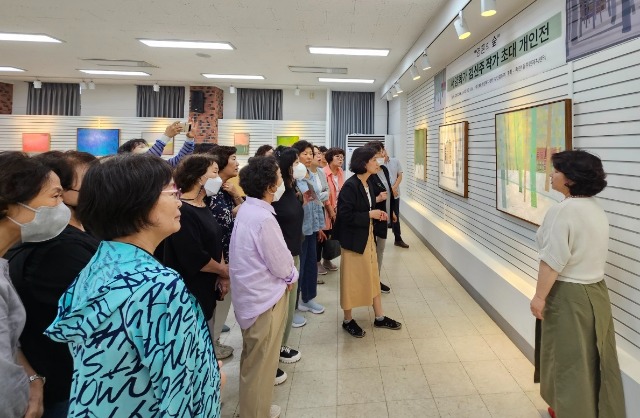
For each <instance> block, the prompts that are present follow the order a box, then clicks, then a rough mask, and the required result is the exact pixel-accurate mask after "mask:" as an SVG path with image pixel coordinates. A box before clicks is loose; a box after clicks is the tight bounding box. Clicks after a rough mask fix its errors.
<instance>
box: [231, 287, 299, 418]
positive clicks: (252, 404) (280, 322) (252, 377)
mask: <svg viewBox="0 0 640 418" xmlns="http://www.w3.org/2000/svg"><path fill="white" fill-rule="evenodd" d="M289 293H290V292H286V291H285V293H284V295H283V296H282V298H280V300H279V301H278V303H276V304H275V305H274V306H273V307H272V308H271V309H269V310H267V311H266V312H264V313H262V315H260V316H258V318H257V319H256V322H255V323H254V324H253V325H251V326H250V327H249V328H247V329H244V330H242V355H241V357H240V416H241V417H242V418H265V417H269V410H270V408H271V399H272V398H273V379H274V378H275V376H276V370H278V361H279V360H280V344H281V343H282V334H283V333H284V326H285V318H286V316H287V307H288V303H289Z"/></svg>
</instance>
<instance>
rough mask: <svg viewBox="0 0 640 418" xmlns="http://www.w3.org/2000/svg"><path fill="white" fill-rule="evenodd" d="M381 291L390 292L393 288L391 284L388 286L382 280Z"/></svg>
mask: <svg viewBox="0 0 640 418" xmlns="http://www.w3.org/2000/svg"><path fill="white" fill-rule="evenodd" d="M380 291H381V292H382V293H389V292H390V291H391V288H390V287H389V286H387V285H386V284H384V283H382V282H380Z"/></svg>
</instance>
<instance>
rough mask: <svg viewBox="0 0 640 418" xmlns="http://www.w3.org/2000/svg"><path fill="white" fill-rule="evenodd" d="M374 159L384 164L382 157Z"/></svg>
mask: <svg viewBox="0 0 640 418" xmlns="http://www.w3.org/2000/svg"><path fill="white" fill-rule="evenodd" d="M376 161H377V162H378V164H379V165H384V158H383V157H381V158H376Z"/></svg>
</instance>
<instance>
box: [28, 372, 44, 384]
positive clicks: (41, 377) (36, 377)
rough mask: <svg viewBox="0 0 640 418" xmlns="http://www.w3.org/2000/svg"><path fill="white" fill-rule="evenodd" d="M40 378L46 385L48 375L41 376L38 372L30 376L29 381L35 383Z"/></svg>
mask: <svg viewBox="0 0 640 418" xmlns="http://www.w3.org/2000/svg"><path fill="white" fill-rule="evenodd" d="M38 379H40V380H42V384H43V385H44V384H45V383H47V378H46V377H44V376H40V375H39V374H37V373H36V374H34V375H33V376H29V383H33V382H35V381H36V380H38Z"/></svg>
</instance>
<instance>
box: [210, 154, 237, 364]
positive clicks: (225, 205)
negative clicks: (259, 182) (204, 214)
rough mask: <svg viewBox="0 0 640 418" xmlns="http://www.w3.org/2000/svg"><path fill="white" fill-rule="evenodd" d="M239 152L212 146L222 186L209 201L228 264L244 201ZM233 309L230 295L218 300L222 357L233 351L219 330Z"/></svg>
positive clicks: (219, 352)
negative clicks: (239, 179) (237, 181)
mask: <svg viewBox="0 0 640 418" xmlns="http://www.w3.org/2000/svg"><path fill="white" fill-rule="evenodd" d="M236 152H237V150H236V147H229V146H226V145H219V146H217V147H216V148H214V149H213V150H211V153H212V154H213V155H214V157H215V158H216V161H217V162H218V168H219V176H220V178H221V179H222V187H221V188H220V191H219V192H218V193H216V194H215V195H212V196H211V197H210V198H208V201H209V203H208V204H209V209H211V213H213V216H214V217H215V218H216V221H217V222H218V225H220V227H221V228H222V255H223V257H224V261H225V262H226V263H227V264H229V242H230V241H231V231H233V222H234V220H235V217H236V213H238V209H239V208H240V205H241V204H242V202H244V198H243V197H242V195H241V194H240V191H239V190H238V188H237V187H236V186H235V185H234V184H233V181H232V180H233V179H235V177H237V176H238V167H240V164H239V163H238V158H237V156H236ZM229 291H231V289H229ZM230 309H231V298H225V299H224V300H223V301H221V302H220V303H218V304H217V306H216V311H215V314H214V320H213V322H214V324H213V328H214V330H213V334H214V344H215V350H216V356H217V357H218V358H219V359H225V358H227V357H230V356H231V355H232V354H233V347H231V346H230V345H224V344H220V333H221V332H222V327H223V325H224V321H226V320H227V316H228V315H229V310H230Z"/></svg>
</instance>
